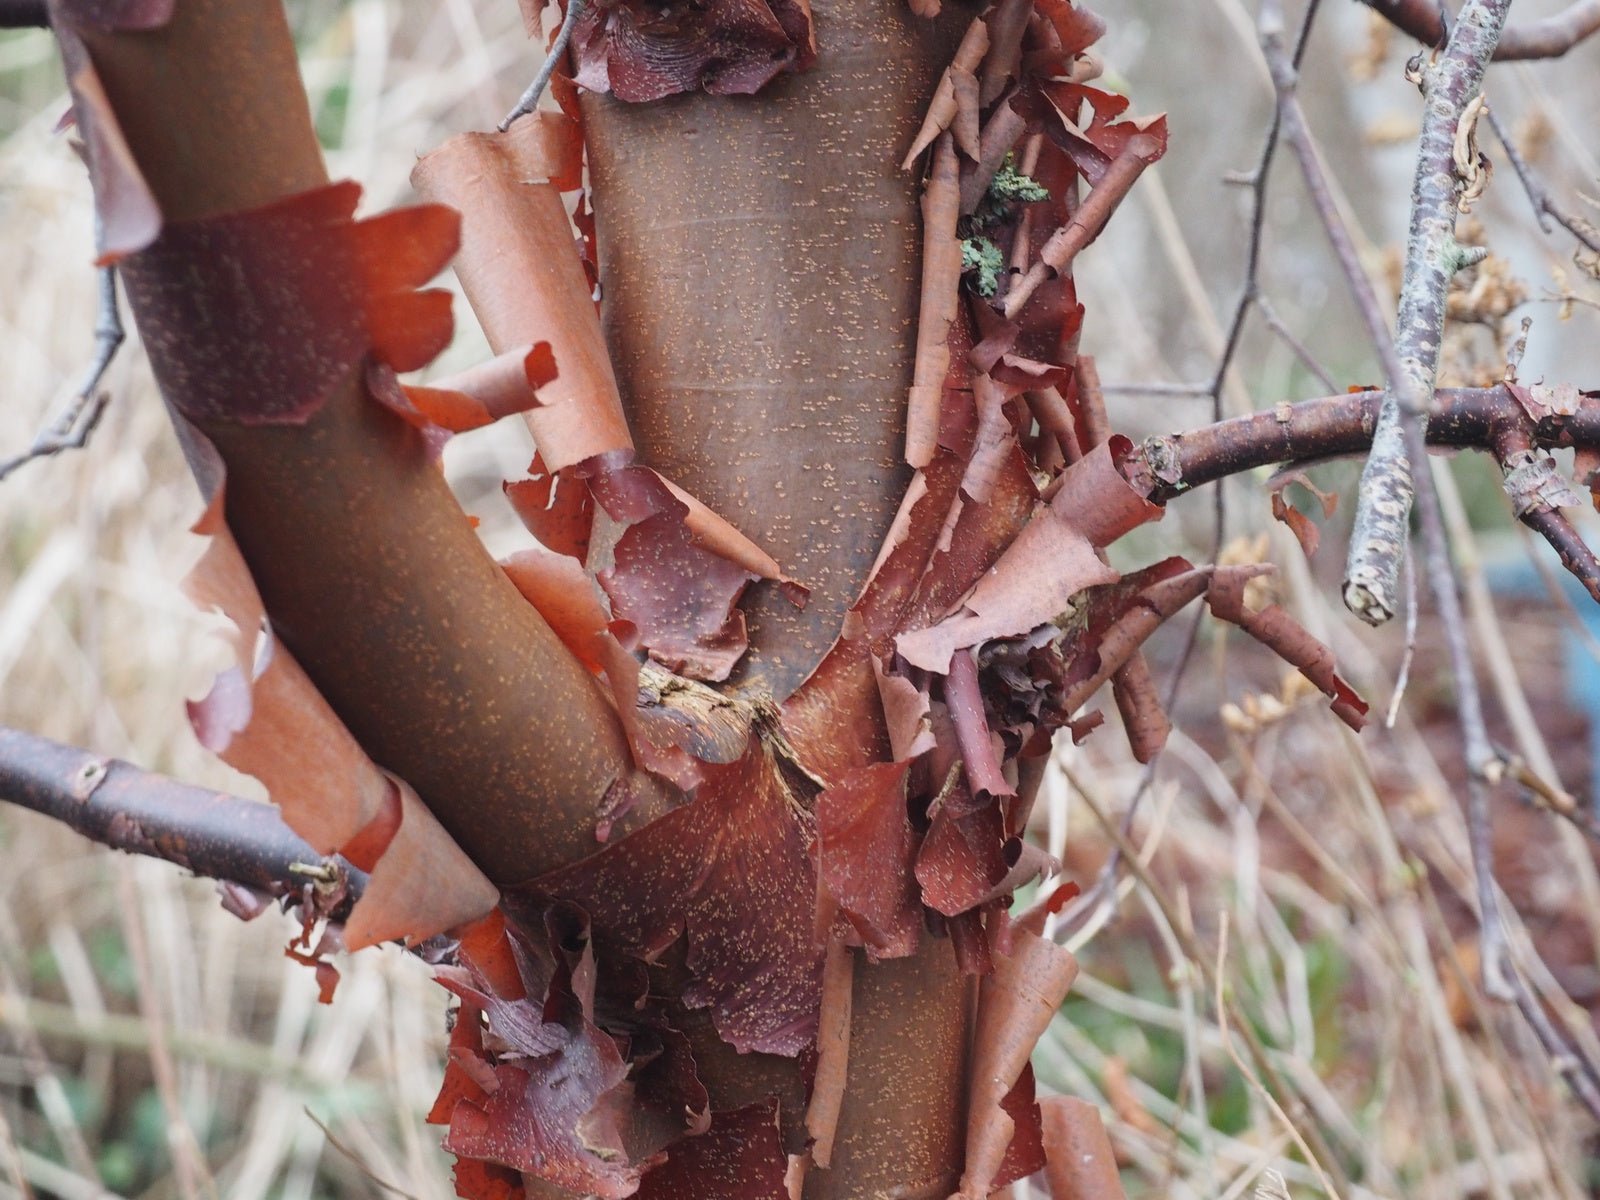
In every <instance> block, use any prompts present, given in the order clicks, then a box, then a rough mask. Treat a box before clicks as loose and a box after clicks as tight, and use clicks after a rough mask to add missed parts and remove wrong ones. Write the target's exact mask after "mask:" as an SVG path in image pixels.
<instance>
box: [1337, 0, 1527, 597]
mask: <svg viewBox="0 0 1600 1200" xmlns="http://www.w3.org/2000/svg"><path fill="white" fill-rule="evenodd" d="M1510 7H1511V0H1471V3H1469V5H1468V6H1467V8H1466V10H1465V11H1464V12H1463V13H1462V14H1461V18H1460V19H1459V20H1458V21H1457V22H1456V23H1455V27H1454V29H1453V30H1452V31H1451V34H1450V40H1449V43H1448V44H1447V45H1446V47H1445V50H1444V53H1443V54H1442V55H1440V57H1439V59H1438V61H1437V62H1435V63H1428V62H1425V61H1422V60H1421V59H1420V58H1419V59H1418V60H1415V71H1416V74H1417V76H1418V78H1419V80H1420V85H1421V87H1422V92H1423V96H1424V98H1425V101H1426V103H1425V106H1424V115H1423V121H1422V134H1421V137H1420V138H1419V139H1418V143H1417V169H1416V175H1415V177H1414V179H1413V182H1412V190H1411V223H1410V232H1409V233H1408V235H1407V239H1406V266H1405V277H1404V281H1403V282H1402V284H1401V288H1400V314H1399V319H1398V322H1397V329H1398V333H1397V336H1396V346H1395V351H1396V356H1397V358H1398V362H1399V368H1400V369H1399V372H1398V374H1394V373H1391V375H1390V379H1389V386H1390V388H1391V389H1392V391H1391V392H1390V394H1389V397H1388V398H1387V399H1386V400H1385V402H1384V406H1383V412H1382V414H1381V415H1380V416H1379V418H1378V428H1377V431H1376V432H1375V433H1374V435H1373V439H1372V453H1371V454H1370V455H1369V456H1368V458H1367V465H1366V468H1365V469H1364V470H1363V471H1362V473H1361V490H1360V493H1359V495H1358V496H1357V500H1356V517H1355V528H1354V530H1353V531H1352V533H1351V536H1350V551H1349V556H1348V558H1347V559H1346V563H1345V582H1344V602H1345V606H1346V607H1347V608H1349V609H1350V611H1351V612H1353V613H1355V614H1356V616H1358V617H1360V618H1361V619H1362V620H1364V621H1367V622H1369V623H1371V624H1374V625H1379V624H1382V623H1383V622H1384V621H1387V620H1388V619H1389V618H1390V617H1392V616H1393V615H1394V613H1395V610H1396V606H1397V602H1396V589H1397V584H1398V580H1399V575H1400V558H1401V556H1402V554H1403V553H1404V548H1405V542H1406V538H1407V534H1408V521H1409V517H1410V514H1411V505H1412V500H1413V498H1414V495H1415V490H1416V486H1417V484H1416V481H1415V480H1414V479H1413V475H1414V474H1420V473H1421V471H1422V470H1423V469H1424V466H1425V463H1424V460H1423V459H1422V458H1420V457H1418V456H1416V455H1415V454H1414V453H1413V451H1415V450H1417V449H1419V448H1420V447H1421V446H1422V438H1421V432H1420V426H1419V423H1420V422H1421V420H1422V419H1423V416H1424V414H1426V413H1427V411H1428V409H1429V407H1430V406H1431V404H1432V402H1433V391H1434V387H1435V381H1436V377H1437V374H1438V368H1439V346H1440V343H1441V342H1442V340H1443V336H1444V318H1445V297H1446V295H1447V293H1448V292H1449V290H1450V281H1451V279H1453V278H1454V277H1455V274H1456V272H1457V271H1459V270H1461V269H1462V268H1463V267H1466V266H1470V265H1471V264H1472V263H1474V262H1476V261H1478V260H1479V259H1481V258H1482V257H1483V255H1484V253H1485V251H1484V250H1483V249H1482V248H1481V247H1465V246H1462V245H1461V244H1459V243H1458V242H1457V241H1456V238H1455V227H1456V215H1457V213H1458V212H1459V210H1460V204H1461V197H1462V195H1463V193H1464V191H1465V190H1466V187H1467V175H1468V173H1469V172H1470V171H1471V170H1474V169H1475V164H1472V163H1463V162H1461V161H1460V156H1459V155H1458V153H1457V151H1458V142H1459V141H1460V140H1462V135H1463V133H1464V132H1466V131H1467V122H1469V120H1471V119H1474V118H1469V117H1468V115H1467V114H1468V113H1469V110H1470V111H1472V112H1476V111H1478V108H1477V107H1475V105H1476V102H1477V101H1478V96H1479V90H1480V85H1481V84H1482V82H1483V73H1484V70H1485V69H1486V68H1487V66H1488V64H1489V56H1490V55H1491V54H1493V53H1494V48H1495V45H1496V43H1497V42H1498V41H1499V38H1500V30H1501V29H1502V28H1503V27H1504V25H1505V20H1506V13H1507V12H1508V11H1509V10H1510ZM1478 107H1481V106H1478ZM1425 519H1426V518H1425ZM1429 557H1430V558H1432V557H1433V551H1432V550H1431V549H1430V551H1429Z"/></svg>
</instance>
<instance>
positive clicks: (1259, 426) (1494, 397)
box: [1124, 387, 1600, 504]
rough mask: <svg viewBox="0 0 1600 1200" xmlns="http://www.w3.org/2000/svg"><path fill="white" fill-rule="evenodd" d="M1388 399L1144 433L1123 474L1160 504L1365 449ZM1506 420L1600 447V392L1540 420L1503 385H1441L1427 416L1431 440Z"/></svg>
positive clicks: (1341, 401)
mask: <svg viewBox="0 0 1600 1200" xmlns="http://www.w3.org/2000/svg"><path fill="white" fill-rule="evenodd" d="M1382 400H1383V393H1382V392H1380V391H1376V390H1373V391H1365V392H1345V393H1341V394H1338V395H1333V396H1319V397H1316V398H1315V399H1311V400H1302V401H1300V402H1299V403H1297V404H1280V405H1278V406H1276V407H1275V408H1272V409H1269V410H1267V411H1264V412H1254V413H1247V414H1246V415H1244V416H1242V417H1232V418H1230V419H1228V420H1226V421H1223V422H1221V423H1220V424H1216V425H1207V426H1204V427H1203V428H1200V429H1194V430H1190V431H1188V432H1186V433H1176V434H1169V435H1165V436H1160V437H1151V438H1146V439H1145V441H1144V442H1143V444H1142V445H1141V446H1140V447H1139V448H1138V449H1137V450H1135V451H1134V453H1133V454H1132V455H1130V456H1129V458H1128V459H1127V460H1126V463H1125V465H1124V473H1125V474H1127V475H1128V476H1129V477H1130V478H1139V477H1147V479H1148V481H1149V487H1150V492H1149V495H1150V499H1152V500H1154V501H1155V502H1156V503H1158V504H1162V503H1165V502H1166V501H1168V500H1170V499H1172V498H1173V497H1174V496H1177V495H1181V494H1182V493H1184V492H1187V491H1190V490H1192V489H1194V488H1197V487H1202V486H1204V485H1205V484H1208V483H1214V482H1216V481H1217V480H1218V479H1221V478H1223V477H1225V476H1228V475H1237V474H1241V473H1243V472H1246V471H1252V470H1255V469H1256V468H1258V467H1274V466H1278V465H1280V464H1283V463H1294V462H1306V461H1312V460H1316V459H1322V458H1336V457H1340V456H1342V455H1349V454H1359V453H1361V452H1362V451H1363V450H1365V449H1366V448H1367V447H1368V446H1370V445H1371V444H1372V431H1373V427H1374V425H1375V424H1376V423H1377V419H1378V413H1379V410H1380V406H1381V404H1382ZM1507 424H1511V425H1518V424H1520V425H1523V426H1526V430H1527V435H1528V437H1529V438H1530V441H1531V444H1532V445H1535V446H1538V447H1541V448H1544V449H1554V448H1556V447H1559V446H1580V447H1589V446H1594V447H1600V394H1595V395H1591V394H1587V393H1580V394H1579V397H1578V403H1577V405H1576V409H1575V411H1574V412H1572V413H1571V414H1566V415H1553V416H1550V417H1547V418H1546V419H1544V420H1543V421H1540V422H1538V423H1535V422H1534V421H1533V419H1532V418H1531V417H1530V416H1529V415H1528V412H1527V410H1526V409H1524V408H1523V407H1522V405H1521V404H1519V403H1518V402H1517V399H1516V397H1514V396H1513V395H1512V394H1511V392H1510V391H1509V390H1508V389H1506V388H1505V387H1492V388H1440V389H1439V391H1438V393H1437V397H1436V403H1435V405H1434V410H1433V412H1432V413H1430V414H1429V416H1428V423H1427V435H1428V443H1429V444H1430V445H1435V446H1449V447H1455V448H1461V449H1481V450H1489V449H1492V448H1493V447H1494V446H1495V444H1496V439H1497V437H1499V436H1500V434H1499V431H1500V429H1502V428H1503V427H1504V426H1505V425H1507Z"/></svg>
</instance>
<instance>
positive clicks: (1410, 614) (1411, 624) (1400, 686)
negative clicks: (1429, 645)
mask: <svg viewBox="0 0 1600 1200" xmlns="http://www.w3.org/2000/svg"><path fill="white" fill-rule="evenodd" d="M1403 567H1404V578H1405V589H1406V601H1405V602H1406V648H1405V651H1404V652H1403V653H1402V654H1401V656H1400V670H1399V671H1398V672H1397V673H1396V674H1395V677H1394V694H1393V695H1392V696H1390V697H1389V709H1388V711H1387V712H1386V713H1384V715H1383V726H1384V728H1385V729H1393V728H1394V723H1395V721H1396V720H1398V719H1399V716H1400V701H1401V700H1403V699H1404V698H1405V694H1406V685H1407V684H1409V683H1410V682H1411V664H1412V663H1413V662H1414V661H1415V660H1416V656H1417V608H1418V605H1417V567H1416V563H1415V562H1414V561H1413V560H1412V557H1411V555H1409V554H1408V555H1406V560H1405V563H1404V564H1403Z"/></svg>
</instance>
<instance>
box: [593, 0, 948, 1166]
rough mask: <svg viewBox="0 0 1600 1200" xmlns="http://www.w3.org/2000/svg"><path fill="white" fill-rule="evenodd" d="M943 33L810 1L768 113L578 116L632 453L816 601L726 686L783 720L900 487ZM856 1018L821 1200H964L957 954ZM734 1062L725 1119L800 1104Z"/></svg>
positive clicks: (753, 634) (868, 0)
mask: <svg viewBox="0 0 1600 1200" xmlns="http://www.w3.org/2000/svg"><path fill="white" fill-rule="evenodd" d="M946 8H947V11H946V12H945V14H944V15H943V16H942V17H940V18H939V19H937V20H935V21H927V20H923V19H920V18H917V17H915V16H913V15H912V14H911V12H910V10H909V8H908V7H907V5H906V4H905V3H903V0H813V2H812V5H811V11H812V15H813V18H814V20H815V23H816V35H817V64H816V67H815V68H814V69H812V70H810V71H807V72H805V73H803V74H798V75H783V76H780V77H779V78H778V79H776V80H774V81H773V83H772V84H770V85H768V86H767V87H766V88H764V89H763V90H762V91H761V92H760V93H759V94H758V95H756V96H753V97H718V96H708V95H704V94H691V95H684V96H677V97H673V98H671V99H669V100H665V101H659V102H656V103H653V104H626V103H623V102H620V101H617V100H615V99H613V98H612V97H610V96H606V95H586V96H585V97H584V118H585V127H586V135H587V141H588V146H589V162H590V172H591V183H592V187H593V191H594V205H595V217H596V224H597V231H598V235H599V241H600V265H601V285H602V288H603V295H604V309H603V311H604V318H605V323H606V333H607V338H608V341H609V343H610V346H611V351H612V361H613V363H614V364H615V367H616V371H617V376H618V382H619V384H620V386H621V390H622V397H623V403H624V406H625V408H626V410H627V413H628V420H629V425H630V428H631V429H632V430H633V435H634V440H635V442H636V443H637V445H638V447H639V450H640V453H641V455H642V456H643V457H644V459H645V460H646V461H648V462H650V463H651V464H652V465H654V466H657V467H659V468H660V469H661V470H663V471H664V472H665V473H666V474H667V475H668V476H669V477H671V478H673V479H675V480H676V481H678V482H679V483H681V484H682V485H683V486H684V487H686V488H687V489H688V490H689V491H690V492H692V493H693V494H695V495H696V496H698V497H700V498H701V499H702V500H703V501H705V503H707V504H709V505H710V506H711V507H712V508H714V509H716V510H717V511H718V512H720V513H722V514H723V515H724V516H726V517H727V518H728V519H729V520H731V521H732V522H733V523H734V524H735V525H736V526H738V528H739V529H740V531H741V532H743V533H745V534H746V535H747V536H749V537H751V538H752V539H753V540H754V541H755V542H756V543H757V544H758V545H760V546H762V547H763V548H764V549H766V550H767V551H768V552H769V553H771V554H772V555H773V556H774V557H775V558H776V559H777V560H778V561H779V562H780V563H781V564H782V566H783V568H784V570H785V571H786V572H788V573H789V574H790V575H792V576H793V577H794V578H796V579H798V580H800V581H801V582H802V583H804V584H806V585H807V586H808V587H810V588H811V589H812V590H811V596H810V599H809V601H808V603H807V604H806V607H805V608H804V609H803V610H802V609H797V608H796V607H795V606H794V605H792V604H791V603H790V602H789V601H788V600H787V599H785V598H784V597H783V596H782V595H781V594H780V593H779V591H778V589H777V588H776V587H775V586H773V585H770V584H763V585H758V586H757V588H756V589H755V591H754V594H753V595H752V596H750V597H749V598H748V599H747V601H746V603H745V605H744V608H745V611H746V613H747V615H748V619H749V623H750V640H751V648H750V653H749V654H748V655H747V657H746V658H745V660H744V662H743V663H742V664H741V668H740V671H739V673H738V675H736V677H735V679H736V682H737V683H739V684H740V685H742V686H743V687H745V688H748V689H750V690H752V691H755V692H759V693H764V694H768V695H771V696H772V697H773V698H775V699H779V700H781V699H783V698H784V697H786V696H788V695H789V694H790V693H791V692H793V691H794V689H795V688H796V687H797V686H799V684H800V683H801V682H802V681H804V679H805V678H806V676H807V675H808V674H809V673H810V672H811V670H812V668H814V667H815V666H816V665H817V663H818V662H819V661H820V660H821V658H822V656H823V654H824V653H826V651H827V649H828V647H829V646H830V645H831V644H832V642H833V639H834V638H835V637H836V636H837V635H838V633H839V630H840V626H841V623H842V621H843V619H844V614H845V611H846V610H847V609H848V608H849V607H850V605H851V604H852V603H853V602H854V601H855V599H856V596H857V593H858V592H859V590H860V588H861V585H862V583H863V582H864V581H865V578H866V575H867V572H868V570H869V569H870V568H871V566H872V562H873V559H874V557H875V555H876V554H877V552H878V547H879V546H880V545H881V544H882V542H883V539H884V535H885V533H886V532H887V530H888V527H889V523H890V520H891V519H892V518H893V516H894V513H895V510H896V507H897V506H898V505H899V503H900V499H901V496H902V494H903V493H904V491H905V487H906V485H907V483H908V482H909V480H910V470H909V468H908V467H906V465H905V461H904V450H905V447H904V439H905V419H906V397H907V392H908V389H909V387H910V385H911V380H912V365H913V355H914V350H915V343H916V320H917V311H918V303H919V297H920V289H921V263H922V253H921V247H922V220H921V216H920V213H919V208H918V203H919V196H920V192H921V188H920V182H919V179H918V178H917V176H916V175H914V174H913V173H910V172H906V171H903V170H901V169H900V165H899V164H900V160H901V159H902V158H903V157H904V155H905V151H906V148H907V147H908V146H909V145H910V142H911V139H912V138H913V137H914V136H915V135H916V131H917V128H918V125H919V124H920V122H921V119H922V115H923V112H924V111H925V109H926V107H927V103H928V100H929V97H931V96H932V94H933V90H934V87H935V85H936V83H937V81H938V78H939V73H940V72H941V71H942V70H943V69H944V67H945V65H946V64H947V63H948V62H949V61H950V57H951V55H952V53H953V51H954V49H955V45H956V42H957V41H958V40H959V38H960V36H961V34H962V32H963V31H964V30H965V28H966V25H967V22H968V21H969V20H970V17H971V14H970V12H968V11H966V10H964V9H962V8H961V7H960V6H958V5H947V6H946ZM858 733H859V731H854V730H846V729H839V730H837V735H838V736H840V737H844V738H849V737H852V736H858ZM861 749H862V750H863V751H864V750H865V749H866V747H862V748H861ZM863 761H868V760H867V759H865V758H863ZM854 992H855V995H854V1000H853V1009H852V1011H853V1019H852V1024H851V1047H850V1074H849V1083H848V1090H847V1093H846V1100H845V1107H844V1111H843V1113H842V1117H841V1121H840V1125H839V1135H838V1140H837V1142H836V1144H835V1147H834V1158H833V1165H832V1167H831V1168H830V1169H828V1170H825V1171H814V1172H812V1174H811V1175H810V1177H809V1178H808V1180H807V1186H806V1195H807V1196H808V1197H845V1196H901V1197H924V1196H927V1197H933V1196H946V1195H949V1194H950V1193H951V1192H952V1191H954V1190H955V1185H956V1183H957V1180H958V1177H959V1175H960V1167H961V1150H962V1118H963V1116H964V1111H965V1105H964V1096H965V1090H966V1089H965V1066H966V1062H965V1059H966V1026H967V1020H968V1016H969V1012H968V1009H969V1003H968V1000H969V996H968V988H967V986H966V983H965V981H964V980H963V979H962V978H961V977H960V976H959V974H958V973H957V970H956V966H955V960H954V957H953V955H952V954H951V952H950V946H949V943H948V942H946V941H943V940H942V939H926V940H925V943H924V946H923V949H922V951H921V952H920V953H919V954H918V955H917V956H916V957H915V958H913V959H910V960H901V961H891V962H885V963H882V964H878V965H868V964H867V962H866V960H865V958H864V957H862V956H861V955H860V954H859V952H858V953H857V964H856V972H855V987H854ZM701 1049H702V1047H699V1046H697V1051H700V1050H701ZM703 1049H704V1051H706V1052H714V1048H713V1047H711V1046H709V1045H706V1046H704V1047H703ZM721 1058H722V1060H723V1061H722V1063H721V1067H722V1071H721V1072H719V1073H725V1075H726V1077H727V1079H728V1080H729V1082H730V1086H731V1088H732V1092H733V1094H735V1095H740V1096H743V1095H747V1094H750V1093H751V1092H752V1091H753V1090H754V1089H757V1088H759V1087H760V1086H761V1084H762V1081H769V1082H770V1081H783V1082H784V1083H785V1087H784V1090H785V1091H787V1092H789V1093H791V1094H792V1093H794V1092H795V1091H797V1090H798V1084H799V1079H798V1075H799V1072H798V1069H797V1065H796V1064H794V1063H792V1062H789V1061H788V1060H781V1059H768V1058H767V1056H762V1055H747V1056H735V1055H731V1054H728V1055H723V1056H721ZM786 1076H787V1077H789V1078H788V1079H787V1080H785V1077H786ZM789 1133H790V1140H791V1148H794V1146H793V1140H794V1133H795V1131H794V1129H793V1126H792V1123H791V1124H790V1129H789Z"/></svg>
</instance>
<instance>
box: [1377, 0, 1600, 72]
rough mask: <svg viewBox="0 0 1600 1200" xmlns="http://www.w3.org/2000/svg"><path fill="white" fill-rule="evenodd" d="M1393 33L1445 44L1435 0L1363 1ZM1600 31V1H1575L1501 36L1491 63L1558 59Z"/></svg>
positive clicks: (1442, 25) (1436, 43)
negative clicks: (1397, 32) (1392, 29)
mask: <svg viewBox="0 0 1600 1200" xmlns="http://www.w3.org/2000/svg"><path fill="white" fill-rule="evenodd" d="M1362 3H1363V4H1365V5H1366V6H1367V7H1368V8H1370V9H1372V11H1373V12H1375V13H1377V14H1378V15H1379V16H1381V17H1383V18H1384V19H1385V20H1387V21H1388V22H1389V23H1390V24H1391V25H1393V26H1394V27H1395V28H1396V29H1399V30H1400V31H1401V32H1403V33H1406V34H1409V35H1410V36H1411V37H1414V38H1416V39H1417V41H1419V42H1422V43H1423V44H1424V45H1427V46H1437V45H1438V44H1439V43H1440V42H1441V41H1443V40H1444V24H1443V22H1442V21H1441V20H1440V19H1439V6H1438V4H1437V3H1435V0H1362ZM1596 30H1600V0H1574V3H1572V4H1569V5H1567V7H1566V8H1565V9H1563V10H1562V11H1561V12H1559V13H1557V14H1556V15H1555V16H1553V17H1545V18H1544V19H1543V20H1539V21H1531V22H1529V23H1528V24H1526V25H1514V26H1512V27H1511V28H1510V29H1507V30H1506V31H1505V32H1504V33H1502V34H1501V36H1500V44H1499V45H1498V46H1496V47H1495V51H1494V61H1496V62H1508V61H1513V60H1519V59H1521V60H1526V59H1531V58H1560V57H1561V56H1562V55H1563V54H1565V53H1566V52H1567V51H1568V50H1571V49H1572V48H1573V47H1574V46H1576V45H1577V44H1578V43H1579V42H1581V41H1583V40H1584V39H1585V38H1587V37H1589V36H1590V35H1591V34H1593V33H1594V32H1595V31H1596Z"/></svg>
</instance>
